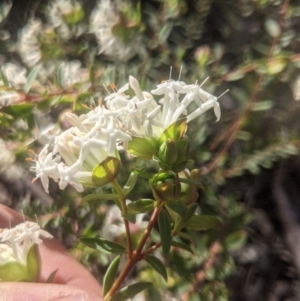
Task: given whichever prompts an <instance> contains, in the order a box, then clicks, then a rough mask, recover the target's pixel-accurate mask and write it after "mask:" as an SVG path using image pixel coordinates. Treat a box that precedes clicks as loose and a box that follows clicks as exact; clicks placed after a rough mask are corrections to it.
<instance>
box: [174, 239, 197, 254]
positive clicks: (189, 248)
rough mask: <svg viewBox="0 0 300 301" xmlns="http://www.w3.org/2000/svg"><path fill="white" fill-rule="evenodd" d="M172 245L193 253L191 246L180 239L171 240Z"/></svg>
mask: <svg viewBox="0 0 300 301" xmlns="http://www.w3.org/2000/svg"><path fill="white" fill-rule="evenodd" d="M172 246H173V247H176V248H180V249H183V250H186V251H188V252H190V253H194V252H193V250H192V248H191V247H190V246H189V245H187V244H185V243H183V242H181V241H172Z"/></svg>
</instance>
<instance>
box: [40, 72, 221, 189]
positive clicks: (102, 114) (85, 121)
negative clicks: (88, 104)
mask: <svg viewBox="0 0 300 301" xmlns="http://www.w3.org/2000/svg"><path fill="white" fill-rule="evenodd" d="M129 87H130V88H131V89H132V90H133V91H134V93H135V96H133V97H132V96H130V95H129V94H126V93H127V91H128V90H129ZM114 90H115V91H114V93H112V94H110V95H109V96H107V97H106V98H105V99H104V101H105V105H106V106H104V105H99V106H98V107H96V108H94V109H92V110H90V112H88V113H87V114H83V115H80V116H77V115H75V114H73V113H66V115H65V117H66V119H67V121H68V122H69V123H70V124H71V125H72V127H71V128H70V129H68V130H66V131H65V132H63V133H61V134H58V135H57V136H56V138H55V141H54V145H53V150H52V151H51V152H49V151H48V148H49V146H48V145H46V146H45V147H44V149H43V150H42V152H41V153H40V154H39V155H38V156H36V159H35V161H36V167H35V170H36V178H41V181H42V184H43V186H44V188H45V190H46V191H47V192H48V184H49V178H52V179H54V181H56V182H59V187H60V189H64V188H65V187H66V186H67V185H68V184H70V185H72V186H73V187H75V189H76V190H77V191H79V192H81V191H83V186H85V185H87V186H91V185H93V183H92V171H93V169H94V168H95V166H97V165H99V163H101V162H102V161H104V160H105V159H106V158H107V157H108V156H113V157H117V158H118V157H119V155H118V151H119V150H122V149H123V150H124V149H125V150H126V148H127V143H128V141H130V140H131V139H132V137H134V136H137V137H148V138H152V137H153V138H155V139H159V138H160V136H161V135H162V133H163V131H164V130H165V129H166V128H167V127H169V126H170V125H171V124H172V123H174V122H175V121H176V120H177V119H178V118H180V117H182V116H185V117H186V118H187V122H190V121H191V120H193V119H194V118H196V117H197V116H199V115H201V114H203V113H204V112H206V111H207V110H209V109H211V108H213V109H214V112H215V115H216V117H217V120H219V118H220V115H221V112H220V106H219V103H218V101H217V100H218V98H217V97H215V96H213V95H211V94H209V93H207V92H205V91H204V90H203V89H201V86H200V87H199V86H198V85H197V84H194V85H187V84H185V83H184V82H182V81H173V80H168V81H166V82H163V83H161V84H159V85H158V86H157V89H154V90H152V91H151V93H152V94H153V95H161V96H162V98H161V99H160V100H159V101H158V102H157V101H156V100H155V99H154V97H153V95H152V94H151V93H149V92H146V91H142V90H141V88H140V85H139V82H138V81H137V79H135V78H134V77H132V76H130V77H129V83H128V84H126V85H124V86H123V87H122V88H120V89H119V90H116V89H114ZM192 102H194V103H195V105H196V106H198V108H196V109H194V111H193V112H191V113H188V111H189V106H190V104H191V103H192Z"/></svg>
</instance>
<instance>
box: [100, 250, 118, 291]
mask: <svg viewBox="0 0 300 301" xmlns="http://www.w3.org/2000/svg"><path fill="white" fill-rule="evenodd" d="M120 258H121V256H120V255H118V256H117V257H116V258H115V259H114V260H113V261H112V262H111V264H110V265H109V267H108V269H107V271H106V273H105V275H104V278H103V295H104V296H105V295H106V294H107V293H108V291H109V290H110V288H111V287H112V285H113V284H114V281H115V278H116V275H117V272H118V268H119V264H120Z"/></svg>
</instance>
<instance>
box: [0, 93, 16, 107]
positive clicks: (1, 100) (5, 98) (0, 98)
mask: <svg viewBox="0 0 300 301" xmlns="http://www.w3.org/2000/svg"><path fill="white" fill-rule="evenodd" d="M20 98H21V95H20V94H19V93H17V92H15V91H0V108H1V107H5V106H9V105H12V104H13V103H14V102H17V101H18V100H19V99H20Z"/></svg>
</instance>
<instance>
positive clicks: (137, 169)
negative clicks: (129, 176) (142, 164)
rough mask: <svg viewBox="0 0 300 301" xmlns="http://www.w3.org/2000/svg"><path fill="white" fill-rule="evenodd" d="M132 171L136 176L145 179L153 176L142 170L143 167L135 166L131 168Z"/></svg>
mask: <svg viewBox="0 0 300 301" xmlns="http://www.w3.org/2000/svg"><path fill="white" fill-rule="evenodd" d="M133 172H134V173H135V174H137V175H138V176H140V177H142V178H144V179H147V180H150V179H151V178H152V177H153V174H151V173H149V172H147V171H145V170H143V169H139V168H135V169H134V170H133Z"/></svg>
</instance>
